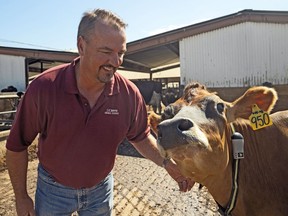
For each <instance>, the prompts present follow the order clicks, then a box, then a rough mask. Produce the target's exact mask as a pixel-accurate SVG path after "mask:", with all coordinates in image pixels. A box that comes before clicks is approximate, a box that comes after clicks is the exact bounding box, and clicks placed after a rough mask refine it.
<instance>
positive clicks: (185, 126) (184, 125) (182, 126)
mask: <svg viewBox="0 0 288 216" xmlns="http://www.w3.org/2000/svg"><path fill="white" fill-rule="evenodd" d="M191 127H193V122H192V121H190V120H188V119H182V120H181V121H180V122H179V125H178V129H179V130H180V131H186V130H189V129H190V128H191Z"/></svg>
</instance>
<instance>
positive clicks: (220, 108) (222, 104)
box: [216, 103, 225, 114]
mask: <svg viewBox="0 0 288 216" xmlns="http://www.w3.org/2000/svg"><path fill="white" fill-rule="evenodd" d="M216 108H217V111H218V112H219V113H220V114H222V113H223V112H224V109H225V105H224V103H217V105H216Z"/></svg>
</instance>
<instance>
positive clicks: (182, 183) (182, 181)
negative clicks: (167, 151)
mask: <svg viewBox="0 0 288 216" xmlns="http://www.w3.org/2000/svg"><path fill="white" fill-rule="evenodd" d="M164 168H165V169H166V171H167V172H168V173H169V175H170V176H171V177H172V178H173V179H174V180H175V181H176V182H177V183H178V185H179V190H180V191H182V192H187V191H190V190H191V189H192V187H193V185H194V184H195V182H194V181H193V180H192V179H190V178H186V177H184V176H183V175H182V174H181V172H180V170H179V168H178V166H177V164H176V163H175V162H174V161H172V160H167V159H165V163H164Z"/></svg>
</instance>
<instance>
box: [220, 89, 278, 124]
mask: <svg viewBox="0 0 288 216" xmlns="http://www.w3.org/2000/svg"><path fill="white" fill-rule="evenodd" d="M277 100H278V95H277V92H276V91H275V89H273V88H268V87H265V86H256V87H252V88H249V89H248V90H247V91H246V92H245V93H244V94H243V95H242V96H240V97H239V98H238V99H236V100H235V101H234V102H233V103H231V104H228V106H227V112H226V117H227V121H228V122H231V121H234V120H235V119H237V118H243V119H248V118H249V116H250V115H251V113H252V107H253V105H254V104H257V106H258V107H259V108H260V109H261V110H263V111H266V112H268V113H270V112H271V111H272V109H273V108H274V106H275V104H276V101H277Z"/></svg>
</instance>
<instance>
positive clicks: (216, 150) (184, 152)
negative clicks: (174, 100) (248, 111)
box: [158, 96, 227, 181]
mask: <svg viewBox="0 0 288 216" xmlns="http://www.w3.org/2000/svg"><path fill="white" fill-rule="evenodd" d="M225 126H226V118H225V104H224V103H223V101H222V100H220V99H219V98H218V97H214V96H213V97H207V98H205V99H203V100H202V101H199V103H197V104H190V105H188V106H183V107H182V108H181V109H180V111H179V112H178V113H177V114H176V115H175V116H174V117H173V118H172V119H167V120H165V121H163V122H161V123H160V124H159V126H158V132H159V133H158V139H159V140H158V142H159V143H158V144H159V146H160V147H159V149H160V150H161V151H162V152H163V153H162V154H163V155H164V156H166V157H171V158H173V159H174V160H175V161H176V163H177V164H179V165H180V169H181V171H182V173H183V174H185V175H186V176H190V177H191V178H193V179H194V180H196V181H201V180H203V179H205V178H206V177H207V175H209V174H211V173H216V172H217V170H223V168H224V166H226V165H227V153H226V152H225V151H226V149H225V139H223V135H224V129H225Z"/></svg>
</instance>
